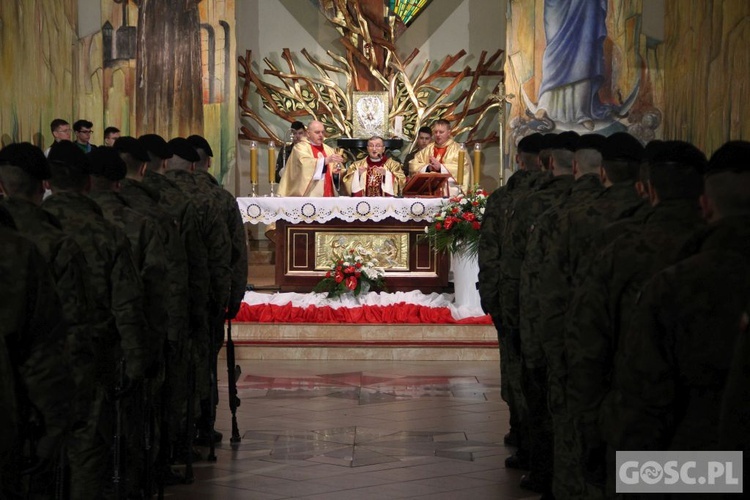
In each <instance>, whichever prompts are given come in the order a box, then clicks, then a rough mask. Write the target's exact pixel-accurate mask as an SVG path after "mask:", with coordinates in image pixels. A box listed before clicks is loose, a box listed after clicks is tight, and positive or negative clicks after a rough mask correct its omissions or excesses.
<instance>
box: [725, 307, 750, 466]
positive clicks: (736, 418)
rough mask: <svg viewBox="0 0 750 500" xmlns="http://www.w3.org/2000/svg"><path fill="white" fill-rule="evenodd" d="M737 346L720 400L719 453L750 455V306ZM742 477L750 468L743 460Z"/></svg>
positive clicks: (741, 319)
mask: <svg viewBox="0 0 750 500" xmlns="http://www.w3.org/2000/svg"><path fill="white" fill-rule="evenodd" d="M737 323H738V325H737V326H738V331H739V334H738V335H737V343H736V344H735V347H734V355H733V356H732V364H731V365H730V367H729V373H728V374H727V382H726V384H725V386H724V393H723V395H722V400H721V414H720V416H719V449H720V450H740V451H742V452H743V458H744V457H746V456H747V454H748V452H750V302H748V303H747V304H746V305H745V310H744V311H743V312H742V315H741V316H740V318H739V321H738V322H737ZM742 465H743V477H748V476H747V471H748V469H749V468H750V466H749V465H748V464H747V461H746V460H743V464H742Z"/></svg>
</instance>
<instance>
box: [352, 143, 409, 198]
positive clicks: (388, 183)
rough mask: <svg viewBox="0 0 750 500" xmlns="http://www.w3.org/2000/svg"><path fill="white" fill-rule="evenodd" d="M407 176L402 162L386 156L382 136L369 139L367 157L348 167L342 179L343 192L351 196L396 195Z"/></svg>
mask: <svg viewBox="0 0 750 500" xmlns="http://www.w3.org/2000/svg"><path fill="white" fill-rule="evenodd" d="M405 179H406V176H405V175H404V171H403V169H402V168H401V164H400V163H399V162H397V161H395V160H393V159H391V158H387V157H386V156H385V143H384V141H383V138H382V137H377V136H375V137H371V138H370V139H369V140H368V141H367V158H363V159H361V160H358V161H355V162H354V163H352V164H351V165H349V167H347V169H346V172H345V173H344V176H343V179H342V180H341V194H343V195H350V196H396V195H397V194H399V193H400V192H401V189H402V188H403V187H404V180H405Z"/></svg>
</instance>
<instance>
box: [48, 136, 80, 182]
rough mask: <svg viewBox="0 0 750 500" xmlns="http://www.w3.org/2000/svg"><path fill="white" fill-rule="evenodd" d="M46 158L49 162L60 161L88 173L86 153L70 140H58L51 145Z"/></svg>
mask: <svg viewBox="0 0 750 500" xmlns="http://www.w3.org/2000/svg"><path fill="white" fill-rule="evenodd" d="M47 159H48V160H49V161H50V163H54V162H60V163H64V164H66V165H68V166H70V167H73V168H75V169H77V170H79V171H81V172H85V173H86V174H89V173H90V172H91V165H90V163H89V159H88V158H86V153H84V152H83V151H81V148H79V147H78V146H76V145H75V144H73V143H72V142H70V141H59V142H56V143H54V144H53V145H52V147H51V148H50V150H49V156H48V157H47Z"/></svg>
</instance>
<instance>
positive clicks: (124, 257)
mask: <svg viewBox="0 0 750 500" xmlns="http://www.w3.org/2000/svg"><path fill="white" fill-rule="evenodd" d="M49 160H50V168H51V171H52V177H51V178H50V180H49V186H50V188H51V190H52V193H53V194H52V196H50V197H49V198H47V199H46V200H45V201H44V202H43V204H42V207H43V208H44V209H45V210H47V211H48V212H50V213H52V214H53V215H54V216H55V217H57V219H59V220H60V222H61V223H62V226H63V229H64V230H65V231H66V232H67V233H68V234H69V235H70V236H72V237H73V239H74V240H75V241H76V242H77V243H78V245H79V246H80V247H81V249H82V250H83V253H84V256H85V258H86V262H87V263H88V271H89V278H90V284H91V286H92V288H93V290H92V294H91V296H92V298H93V300H94V301H95V307H94V309H93V310H92V315H93V317H94V352H95V356H96V358H95V361H96V363H95V373H96V383H97V387H96V396H95V399H94V403H93V404H92V409H91V412H90V414H89V421H88V424H87V426H86V427H84V428H82V429H79V430H77V431H76V430H74V432H73V438H74V439H72V440H71V442H70V445H69V448H68V455H69V460H70V462H71V468H73V469H74V470H78V471H80V474H79V475H78V476H76V475H75V474H74V476H73V478H72V480H71V489H72V491H71V496H72V497H73V498H91V496H92V495H94V496H96V495H99V494H101V492H102V491H103V488H104V486H105V476H107V475H108V474H107V473H106V471H105V467H106V464H107V462H108V457H109V450H110V447H111V446H112V441H111V440H112V436H113V435H114V429H113V428H112V426H113V425H114V423H115V415H114V404H113V400H112V398H113V392H114V391H115V388H116V387H117V386H118V385H119V386H122V385H123V383H122V382H121V381H120V378H121V377H124V380H125V385H127V384H128V383H135V382H137V381H140V380H142V379H143V378H144V375H145V373H146V371H147V370H148V368H149V366H150V365H151V364H152V363H153V361H154V356H153V355H152V354H151V353H150V352H149V351H148V346H149V340H148V339H147V337H146V334H147V331H148V330H147V328H146V321H145V318H144V315H143V284H142V282H141V280H140V277H139V276H138V272H137V271H136V269H135V266H134V265H133V257H132V253H131V250H130V243H129V242H128V240H127V237H126V236H125V234H123V233H122V231H120V230H119V229H118V228H116V227H115V226H113V225H112V224H111V223H109V222H107V220H105V219H104V217H103V215H102V212H101V209H100V208H99V206H98V205H97V204H96V203H94V202H93V201H92V200H91V199H89V198H88V197H87V196H86V195H85V192H86V191H87V189H88V185H89V177H88V160H87V158H86V156H85V155H84V154H83V152H82V151H81V150H80V149H79V148H78V147H76V146H75V145H74V144H72V143H71V142H69V141H61V142H58V143H55V144H54V145H53V146H52V149H51V150H50V153H49ZM122 359H124V361H125V373H124V374H120V373H118V369H117V367H118V366H119V365H120V360H122Z"/></svg>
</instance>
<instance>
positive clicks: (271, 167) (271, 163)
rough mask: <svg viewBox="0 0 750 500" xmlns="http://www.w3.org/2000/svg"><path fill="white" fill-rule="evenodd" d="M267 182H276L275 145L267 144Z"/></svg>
mask: <svg viewBox="0 0 750 500" xmlns="http://www.w3.org/2000/svg"><path fill="white" fill-rule="evenodd" d="M268 182H269V183H271V184H273V183H274V182H276V143H275V142H273V141H270V142H269V143H268Z"/></svg>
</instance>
